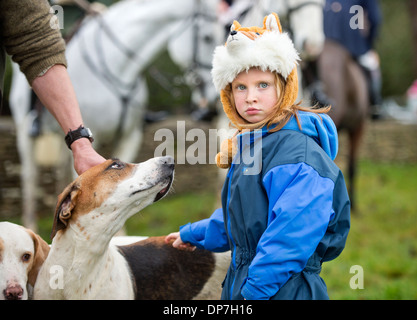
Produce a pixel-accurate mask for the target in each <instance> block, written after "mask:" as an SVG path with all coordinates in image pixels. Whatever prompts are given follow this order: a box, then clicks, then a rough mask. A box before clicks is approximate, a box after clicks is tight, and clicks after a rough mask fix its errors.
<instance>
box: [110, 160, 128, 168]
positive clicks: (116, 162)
mask: <svg viewBox="0 0 417 320" xmlns="http://www.w3.org/2000/svg"><path fill="white" fill-rule="evenodd" d="M123 167H124V164H123V162H119V161H114V162H113V163H112V164H111V165H110V166H109V169H116V170H118V169H122V168H123Z"/></svg>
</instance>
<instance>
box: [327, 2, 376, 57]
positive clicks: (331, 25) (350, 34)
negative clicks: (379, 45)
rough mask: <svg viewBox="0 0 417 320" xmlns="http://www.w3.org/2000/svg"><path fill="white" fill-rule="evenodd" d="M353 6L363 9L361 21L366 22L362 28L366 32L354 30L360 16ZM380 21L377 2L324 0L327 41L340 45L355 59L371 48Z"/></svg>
mask: <svg viewBox="0 0 417 320" xmlns="http://www.w3.org/2000/svg"><path fill="white" fill-rule="evenodd" d="M354 6H360V7H361V8H362V9H363V19H364V20H365V21H366V20H367V22H368V23H366V22H364V28H365V29H367V28H369V29H368V30H362V29H359V28H356V25H357V24H358V22H359V21H358V20H357V19H361V18H362V16H361V14H358V11H357V10H355V9H356V8H357V7H354ZM351 8H352V9H351ZM381 19H382V16H381V11H380V9H379V6H378V0H343V1H341V0H326V4H325V6H324V11H323V29H324V34H325V36H326V38H327V39H332V40H334V41H336V42H338V43H340V44H341V45H343V46H344V47H345V48H346V49H347V50H348V51H349V52H350V53H351V55H352V56H353V57H354V58H357V57H359V56H361V55H363V54H365V53H366V52H368V51H369V50H370V49H372V48H373V44H374V41H375V38H376V37H377V34H378V28H379V25H380V23H381ZM351 22H352V23H351ZM352 24H353V26H354V28H352V26H351V25H352ZM367 24H368V26H367Z"/></svg>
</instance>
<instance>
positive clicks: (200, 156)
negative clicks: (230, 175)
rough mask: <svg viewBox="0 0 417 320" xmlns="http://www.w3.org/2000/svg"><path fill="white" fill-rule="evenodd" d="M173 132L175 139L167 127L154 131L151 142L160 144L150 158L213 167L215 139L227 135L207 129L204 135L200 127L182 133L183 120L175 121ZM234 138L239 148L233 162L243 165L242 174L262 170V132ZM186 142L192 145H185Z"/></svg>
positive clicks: (256, 131)
mask: <svg viewBox="0 0 417 320" xmlns="http://www.w3.org/2000/svg"><path fill="white" fill-rule="evenodd" d="M234 131H235V130H234ZM176 133H177V134H176V135H177V137H176V138H175V134H174V132H173V131H172V130H170V129H167V128H163V129H159V130H157V131H156V132H155V135H154V141H161V143H160V144H159V145H158V146H157V147H156V148H155V152H154V157H161V156H167V155H169V156H173V157H174V158H175V159H176V163H177V164H190V165H194V164H216V161H215V158H216V154H217V152H218V149H219V148H218V146H219V139H221V137H225V136H230V131H229V130H227V129H209V130H208V136H207V134H206V132H204V130H202V129H200V128H193V129H190V130H188V131H186V128H185V121H177V128H176ZM237 139H238V141H239V145H240V148H238V149H239V150H237V153H236V155H235V157H234V159H233V163H234V164H244V169H243V174H244V175H256V174H259V173H260V172H261V169H262V130H254V131H252V132H250V133H249V132H247V133H244V134H242V135H240V136H238V138H237ZM186 142H193V143H192V144H191V145H189V146H186ZM207 150H208V152H207ZM207 155H208V158H207Z"/></svg>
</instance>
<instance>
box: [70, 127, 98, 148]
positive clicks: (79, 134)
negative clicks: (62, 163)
mask: <svg viewBox="0 0 417 320" xmlns="http://www.w3.org/2000/svg"><path fill="white" fill-rule="evenodd" d="M81 138H87V139H88V140H90V142H91V143H92V142H93V141H94V138H93V134H92V133H91V130H90V129H89V128H84V127H83V126H82V125H81V126H79V127H78V129H76V130H70V131H68V133H67V135H66V136H65V143H66V144H67V146H68V148H69V149H71V145H72V143H73V142H74V141H77V140H78V139H81Z"/></svg>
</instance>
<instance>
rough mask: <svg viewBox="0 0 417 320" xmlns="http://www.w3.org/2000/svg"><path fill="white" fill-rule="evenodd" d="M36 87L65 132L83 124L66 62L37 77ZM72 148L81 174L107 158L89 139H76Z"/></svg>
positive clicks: (75, 163) (75, 162)
mask: <svg viewBox="0 0 417 320" xmlns="http://www.w3.org/2000/svg"><path fill="white" fill-rule="evenodd" d="M32 88H33V90H34V91H35V93H36V95H37V96H38V98H39V99H40V100H41V102H42V104H43V105H44V106H45V107H46V108H47V109H48V110H49V112H50V113H51V114H52V115H53V116H54V117H55V119H56V120H57V121H58V123H59V125H60V126H61V128H62V130H63V131H64V133H65V134H66V133H68V131H69V130H76V129H77V128H78V127H79V126H80V125H83V120H82V117H81V112H80V108H79V105H78V101H77V98H76V95H75V92H74V88H73V86H72V83H71V80H70V78H69V75H68V72H67V69H66V68H65V67H64V66H63V65H54V66H53V67H51V68H50V69H49V70H48V71H47V72H46V73H45V74H44V75H43V76H39V77H37V78H35V80H33V82H32ZM71 149H72V152H73V156H74V168H75V170H76V171H77V173H78V174H81V173H83V172H84V171H85V170H87V169H88V168H90V167H92V166H95V165H97V164H100V163H102V162H103V161H105V159H104V158H103V157H102V156H100V155H99V154H98V153H97V152H96V151H95V150H94V149H93V147H92V145H91V142H90V141H89V140H88V139H86V138H82V139H78V140H76V141H74V142H73V143H72V145H71Z"/></svg>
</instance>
